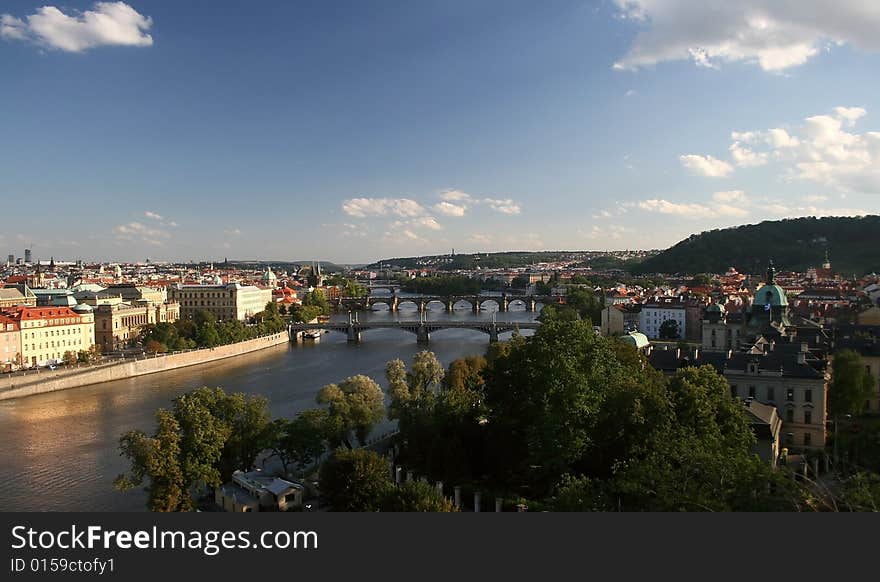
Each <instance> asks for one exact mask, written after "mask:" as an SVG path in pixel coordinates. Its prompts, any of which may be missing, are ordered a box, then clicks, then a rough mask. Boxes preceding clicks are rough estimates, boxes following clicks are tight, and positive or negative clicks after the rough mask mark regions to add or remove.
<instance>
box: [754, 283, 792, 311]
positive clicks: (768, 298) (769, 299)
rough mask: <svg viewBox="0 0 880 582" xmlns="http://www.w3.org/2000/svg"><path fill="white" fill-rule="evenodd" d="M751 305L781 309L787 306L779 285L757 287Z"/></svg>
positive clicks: (783, 291)
mask: <svg viewBox="0 0 880 582" xmlns="http://www.w3.org/2000/svg"><path fill="white" fill-rule="evenodd" d="M753 305H761V306H764V305H769V306H771V307H782V306H787V305H788V298H787V297H786V296H785V289H783V288H782V287H780V286H779V285H772V284H767V285H763V286H762V287H758V290H757V291H755V302H754V303H753Z"/></svg>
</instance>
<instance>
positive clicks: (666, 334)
mask: <svg viewBox="0 0 880 582" xmlns="http://www.w3.org/2000/svg"><path fill="white" fill-rule="evenodd" d="M658 332H659V335H660V339H665V340H677V339H678V338H679V337H680V336H681V331H680V330H679V328H678V322H677V321H675V320H674V319H667V320H666V321H664V322H663V323H661V324H660V329H659V330H658Z"/></svg>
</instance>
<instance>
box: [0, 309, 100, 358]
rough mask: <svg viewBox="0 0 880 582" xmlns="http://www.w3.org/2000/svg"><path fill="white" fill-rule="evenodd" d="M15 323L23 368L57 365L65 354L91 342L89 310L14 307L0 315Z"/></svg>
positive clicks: (92, 324)
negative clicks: (18, 334) (19, 337)
mask: <svg viewBox="0 0 880 582" xmlns="http://www.w3.org/2000/svg"><path fill="white" fill-rule="evenodd" d="M2 315H4V316H5V317H6V318H8V319H12V320H13V321H14V322H15V323H17V325H18V328H19V333H20V336H21V339H20V345H21V351H20V353H21V362H22V366H23V367H26V368H33V367H39V366H47V365H49V364H56V363H60V362H61V361H62V360H63V359H64V354H65V353H67V352H73V353H77V352H79V351H81V350H89V349H91V347H92V346H93V345H94V343H95V320H94V315H93V314H92V312H91V310H83V311H80V312H77V311H74V310H73V309H70V308H69V307H17V308H13V309H9V310H5V311H3V312H2Z"/></svg>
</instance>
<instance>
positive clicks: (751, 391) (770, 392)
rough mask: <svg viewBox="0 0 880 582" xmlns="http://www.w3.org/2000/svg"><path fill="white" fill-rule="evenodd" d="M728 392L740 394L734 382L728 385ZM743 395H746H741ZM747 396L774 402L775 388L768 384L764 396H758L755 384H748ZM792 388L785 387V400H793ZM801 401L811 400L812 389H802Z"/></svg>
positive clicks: (732, 394)
mask: <svg viewBox="0 0 880 582" xmlns="http://www.w3.org/2000/svg"><path fill="white" fill-rule="evenodd" d="M730 394H731V396H733V397H734V398H737V397H738V396H740V393H739V387H738V386H737V385H736V384H732V385H731V386H730ZM743 396H744V397H745V396H746V395H743ZM747 397H748V398H756V399H758V400H763V401H766V402H774V403H775V402H776V388H774V387H773V386H768V387H767V390H766V392H765V393H764V398H761V397H759V396H758V389H757V388H756V387H755V386H749V388H748V394H747ZM794 401H795V400H794V388H786V389H785V402H794ZM803 402H813V390H812V389H810V388H807V389H805V390H804V399H803Z"/></svg>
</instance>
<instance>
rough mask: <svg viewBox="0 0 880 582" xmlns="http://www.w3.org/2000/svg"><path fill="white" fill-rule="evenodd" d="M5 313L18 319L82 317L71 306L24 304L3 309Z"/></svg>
mask: <svg viewBox="0 0 880 582" xmlns="http://www.w3.org/2000/svg"><path fill="white" fill-rule="evenodd" d="M3 315H5V316H7V317H9V318H11V319H15V320H18V321H25V320H28V321H32V320H36V319H49V320H52V319H62V318H67V317H76V318H79V317H80V316H79V314H78V313H76V312H75V311H73V310H72V309H70V308H69V307H25V306H23V305H18V306H16V307H11V308H9V309H5V310H3Z"/></svg>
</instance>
